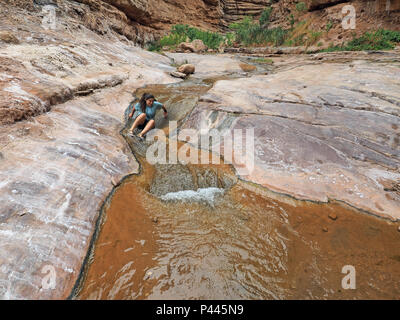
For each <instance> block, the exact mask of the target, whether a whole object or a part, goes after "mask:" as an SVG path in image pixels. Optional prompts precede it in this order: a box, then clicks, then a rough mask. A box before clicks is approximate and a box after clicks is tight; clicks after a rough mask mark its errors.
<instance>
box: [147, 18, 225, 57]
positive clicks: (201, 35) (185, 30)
mask: <svg viewBox="0 0 400 320" xmlns="http://www.w3.org/2000/svg"><path fill="white" fill-rule="evenodd" d="M187 39H189V40H190V41H193V40H195V39H199V40H202V41H203V43H204V44H205V45H206V46H207V47H209V48H212V49H217V48H218V47H219V45H220V44H221V42H224V41H225V38H224V36H223V35H221V34H219V33H216V32H210V31H203V30H200V29H197V28H194V27H191V26H188V25H182V24H177V25H174V26H173V27H172V28H171V33H170V34H169V35H167V36H164V37H162V38H161V39H160V40H158V41H156V42H153V43H150V45H149V50H151V51H160V50H161V48H162V47H164V46H168V47H172V48H174V47H176V46H177V45H178V44H180V43H181V42H185V41H186V40H187ZM229 39H230V40H232V36H230V37H229Z"/></svg>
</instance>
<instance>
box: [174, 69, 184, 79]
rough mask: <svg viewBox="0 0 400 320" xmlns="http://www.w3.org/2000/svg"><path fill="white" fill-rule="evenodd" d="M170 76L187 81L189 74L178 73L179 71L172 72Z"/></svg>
mask: <svg viewBox="0 0 400 320" xmlns="http://www.w3.org/2000/svg"><path fill="white" fill-rule="evenodd" d="M170 75H171V76H173V77H175V78H181V79H186V77H187V74H185V73H181V72H177V71H172V72H170Z"/></svg>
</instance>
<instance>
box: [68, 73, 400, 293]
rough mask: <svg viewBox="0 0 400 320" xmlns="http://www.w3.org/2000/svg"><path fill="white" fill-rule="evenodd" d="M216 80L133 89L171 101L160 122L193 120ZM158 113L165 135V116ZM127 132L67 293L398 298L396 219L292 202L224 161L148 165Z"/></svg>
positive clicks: (399, 254)
mask: <svg viewBox="0 0 400 320" xmlns="http://www.w3.org/2000/svg"><path fill="white" fill-rule="evenodd" d="M232 81H233V82H234V81H236V80H232ZM238 81H241V80H238ZM253 81H256V80H253ZM223 83H224V81H222V82H218V84H219V85H217V86H214V87H213V89H212V90H211V91H209V89H210V86H209V85H207V84H206V83H204V82H203V81H199V82H197V83H189V84H188V83H187V82H186V83H185V82H184V83H180V84H174V85H154V86H148V87H146V88H142V89H140V90H138V92H137V95H138V96H139V95H140V94H141V93H142V92H143V91H151V92H152V93H154V94H155V95H156V96H157V97H158V98H159V100H161V101H162V102H164V103H166V105H167V106H168V107H169V108H170V119H169V120H178V124H179V127H180V128H183V127H185V126H188V125H189V124H193V119H196V114H197V113H198V112H199V110H202V109H201V108H202V105H204V101H210V100H211V99H214V100H215V99H216V98H215V97H216V95H213V93H215V92H216V91H217V90H218V88H219V87H220V86H221V85H223ZM239 83H240V82H239ZM254 88H256V86H254ZM207 92H208V93H207ZM204 97H208V98H207V99H205V98H204ZM199 100H200V101H199ZM214 103H215V102H214ZM236 118H240V115H239V117H238V116H236ZM157 123H158V124H157V125H158V127H160V128H162V129H163V130H164V131H165V133H166V134H167V135H169V138H170V139H171V138H172V137H173V136H174V134H175V133H174V132H169V131H168V122H167V121H165V120H162V119H161V118H158V119H157ZM198 123H200V122H198ZM209 123H210V122H209ZM211 123H214V124H215V121H214V122H213V121H211ZM225 124H226V122H225ZM229 124H230V125H234V124H235V122H234V121H231V122H229ZM217 127H218V126H217ZM122 133H123V134H124V135H125V133H126V132H125V131H122ZM126 139H127V142H128V143H129V145H130V146H131V149H132V151H133V152H134V154H135V155H136V157H137V159H138V160H139V162H140V164H141V171H140V174H138V175H133V176H130V177H128V178H127V179H125V180H124V181H123V183H122V184H121V185H119V186H118V187H117V188H116V189H115V190H114V193H113V195H112V196H111V197H110V198H109V199H108V201H107V202H106V203H105V205H104V206H103V212H102V215H103V222H102V228H101V232H100V233H99V234H98V238H97V241H96V244H95V246H94V247H93V248H92V249H93V251H92V254H91V256H90V259H89V260H90V262H91V263H90V265H89V264H88V265H87V268H86V269H85V271H84V274H83V275H82V277H81V279H80V282H79V283H78V284H79V285H78V286H77V287H76V290H75V292H74V295H73V297H74V298H78V299H308V298H311V299H317V298H319V299H353V298H359V299H375V298H378V299H380V298H389V299H391V298H396V297H398V296H399V294H400V286H399V283H400V282H399V279H400V268H399V264H400V250H399V247H398V241H399V237H400V233H399V232H398V231H397V225H396V223H395V222H392V221H390V220H388V219H382V218H378V217H376V216H374V215H370V214H366V213H365V212H360V211H357V210H355V209H354V208H350V207H349V206H344V205H343V202H340V203H339V202H335V201H331V202H330V203H321V202H310V201H301V200H297V199H295V198H293V197H289V196H286V195H282V194H280V193H276V192H273V191H270V190H269V189H266V188H265V187H263V186H262V185H259V184H255V183H253V182H251V179H243V178H240V177H238V176H237V175H236V172H235V165H233V166H232V165H230V164H224V163H223V162H221V164H214V165H212V164H210V165H200V164H199V165H195V164H186V165H184V164H167V165H158V164H156V165H151V164H149V163H148V162H147V161H146V158H145V154H146V147H148V145H147V146H145V144H143V143H138V142H137V141H136V140H134V139H131V138H128V137H126ZM249 180H250V181H249ZM346 265H352V266H354V267H355V269H356V271H357V288H356V289H355V290H344V289H343V288H342V279H343V277H344V276H345V274H343V273H342V269H343V267H344V266H346Z"/></svg>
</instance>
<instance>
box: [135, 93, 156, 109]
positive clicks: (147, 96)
mask: <svg viewBox="0 0 400 320" xmlns="http://www.w3.org/2000/svg"><path fill="white" fill-rule="evenodd" d="M149 99H154V101H155V100H156V98H154V96H153V95H152V94H151V93H146V92H145V93H143V95H142V97H141V98H140V101H139V104H140V109H141V110H142V112H146V100H149Z"/></svg>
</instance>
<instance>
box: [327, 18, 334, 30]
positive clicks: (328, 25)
mask: <svg viewBox="0 0 400 320" xmlns="http://www.w3.org/2000/svg"><path fill="white" fill-rule="evenodd" d="M332 27H333V23H332V21H330V20H329V21H328V22H327V23H326V32H329V30H331V29H332Z"/></svg>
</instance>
